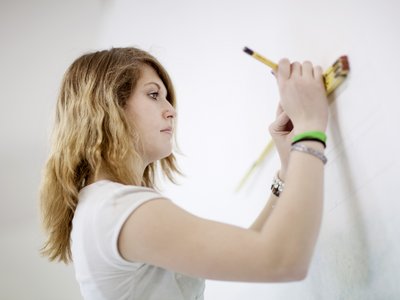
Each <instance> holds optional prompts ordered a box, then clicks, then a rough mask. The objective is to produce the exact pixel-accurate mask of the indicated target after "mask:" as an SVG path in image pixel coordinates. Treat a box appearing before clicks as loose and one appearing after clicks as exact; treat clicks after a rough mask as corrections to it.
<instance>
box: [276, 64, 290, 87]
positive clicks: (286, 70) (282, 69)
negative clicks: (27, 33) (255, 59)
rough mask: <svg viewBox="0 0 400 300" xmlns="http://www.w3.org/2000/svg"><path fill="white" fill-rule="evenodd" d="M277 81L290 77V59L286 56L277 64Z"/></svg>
mask: <svg viewBox="0 0 400 300" xmlns="http://www.w3.org/2000/svg"><path fill="white" fill-rule="evenodd" d="M277 72H278V74H277V75H278V76H277V79H278V81H281V80H285V79H289V77H290V61H289V60H288V59H287V58H283V59H281V60H280V61H279V64H278V70H277Z"/></svg>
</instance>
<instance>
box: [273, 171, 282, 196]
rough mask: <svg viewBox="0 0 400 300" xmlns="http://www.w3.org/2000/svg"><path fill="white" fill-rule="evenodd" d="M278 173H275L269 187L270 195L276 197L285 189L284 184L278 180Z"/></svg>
mask: <svg viewBox="0 0 400 300" xmlns="http://www.w3.org/2000/svg"><path fill="white" fill-rule="evenodd" d="M278 173H279V172H278ZM278 173H276V175H275V177H274V178H273V179H272V185H271V191H272V194H274V195H275V196H277V197H279V196H280V194H281V193H282V192H283V188H284V187H285V183H284V182H283V181H282V180H281V179H280V178H279V176H278Z"/></svg>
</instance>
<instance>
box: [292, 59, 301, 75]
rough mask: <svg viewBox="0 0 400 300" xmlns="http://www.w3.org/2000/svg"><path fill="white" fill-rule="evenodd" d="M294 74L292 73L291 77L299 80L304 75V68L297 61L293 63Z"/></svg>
mask: <svg viewBox="0 0 400 300" xmlns="http://www.w3.org/2000/svg"><path fill="white" fill-rule="evenodd" d="M291 69H292V72H291V73H290V77H293V78H296V77H297V78H298V77H301V74H302V70H301V69H302V67H301V64H300V63H299V62H297V61H295V62H293V63H292V65H291Z"/></svg>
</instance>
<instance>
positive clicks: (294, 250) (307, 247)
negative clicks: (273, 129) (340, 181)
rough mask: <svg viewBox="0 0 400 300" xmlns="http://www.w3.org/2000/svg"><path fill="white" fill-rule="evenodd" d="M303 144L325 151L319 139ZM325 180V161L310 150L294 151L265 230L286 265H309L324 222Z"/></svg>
mask: <svg viewBox="0 0 400 300" xmlns="http://www.w3.org/2000/svg"><path fill="white" fill-rule="evenodd" d="M303 144H305V145H307V146H309V147H312V148H314V149H316V150H318V151H321V152H323V146H322V145H321V144H320V143H318V142H304V143H303ZM323 182H324V165H323V163H322V162H321V160H319V159H318V158H316V157H314V156H312V155H309V154H307V153H301V152H296V151H294V152H292V153H291V154H290V162H289V165H288V169H287V173H286V178H285V189H284V191H283V193H282V194H281V196H280V197H279V201H277V203H276V205H275V207H274V211H273V214H271V212H269V213H268V211H267V213H266V215H267V218H266V219H265V221H264V224H263V226H262V230H261V234H262V235H263V236H264V237H265V240H266V241H268V245H269V246H270V247H272V248H273V249H271V250H272V252H273V253H275V254H276V259H278V260H280V263H281V265H282V266H288V267H292V266H297V267H296V268H299V269H307V268H308V265H309V262H310V260H311V257H312V253H313V249H314V246H315V243H316V240H317V237H318V233H319V229H320V225H321V219H322V210H323ZM268 215H270V216H269V217H268ZM267 219H268V221H267ZM256 226H259V223H257V224H256Z"/></svg>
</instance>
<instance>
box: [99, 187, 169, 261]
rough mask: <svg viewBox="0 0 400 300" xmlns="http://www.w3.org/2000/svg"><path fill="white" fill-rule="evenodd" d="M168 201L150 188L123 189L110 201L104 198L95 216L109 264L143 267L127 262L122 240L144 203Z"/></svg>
mask: <svg viewBox="0 0 400 300" xmlns="http://www.w3.org/2000/svg"><path fill="white" fill-rule="evenodd" d="M160 198H162V199H167V198H166V197H164V196H162V195H161V194H160V193H158V192H156V191H155V190H153V189H150V188H144V187H137V186H123V185H121V186H120V187H119V188H118V189H117V190H115V192H113V193H112V195H111V196H110V197H104V199H103V200H102V201H101V203H100V204H99V206H98V207H97V211H96V212H94V218H93V226H94V233H95V234H96V238H95V240H96V241H97V243H98V245H97V247H98V249H99V252H100V253H101V255H102V256H103V258H104V259H105V260H106V261H108V263H110V264H113V265H115V266H118V267H122V268H124V267H129V268H132V267H139V266H141V265H142V263H139V262H137V263H135V262H129V261H127V260H125V259H124V258H123V257H122V256H121V254H120V253H119V250H118V236H119V233H120V231H121V228H122V226H123V224H124V223H125V222H126V220H127V219H128V217H129V216H130V215H131V214H132V212H134V211H135V209H137V208H138V207H139V206H141V205H142V204H143V203H145V202H148V201H150V200H154V199H160Z"/></svg>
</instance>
